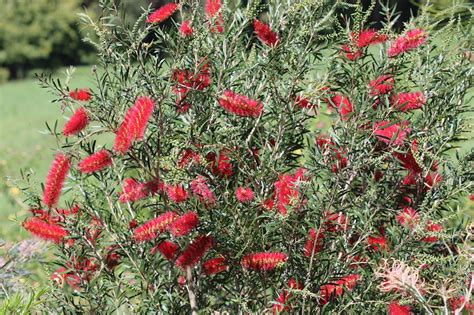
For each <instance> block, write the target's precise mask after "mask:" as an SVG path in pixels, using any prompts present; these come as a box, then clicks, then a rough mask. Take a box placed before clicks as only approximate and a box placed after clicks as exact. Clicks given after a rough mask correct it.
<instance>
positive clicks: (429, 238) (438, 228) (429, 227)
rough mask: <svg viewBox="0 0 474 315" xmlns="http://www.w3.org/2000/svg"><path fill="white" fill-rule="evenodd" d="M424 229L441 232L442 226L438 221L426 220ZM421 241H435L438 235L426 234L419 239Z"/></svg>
mask: <svg viewBox="0 0 474 315" xmlns="http://www.w3.org/2000/svg"><path fill="white" fill-rule="evenodd" d="M426 231H428V232H441V231H443V226H442V225H441V224H438V223H433V222H428V224H427V225H426ZM421 241H422V242H425V243H435V242H437V241H438V237H436V236H434V235H433V236H426V237H423V238H422V239H421Z"/></svg>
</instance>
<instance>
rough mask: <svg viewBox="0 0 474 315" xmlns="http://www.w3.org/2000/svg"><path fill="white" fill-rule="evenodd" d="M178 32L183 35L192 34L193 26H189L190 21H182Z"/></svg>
mask: <svg viewBox="0 0 474 315" xmlns="http://www.w3.org/2000/svg"><path fill="white" fill-rule="evenodd" d="M179 33H180V34H181V36H183V37H188V36H192V35H193V28H192V27H191V21H183V23H182V24H181V26H180V27H179Z"/></svg>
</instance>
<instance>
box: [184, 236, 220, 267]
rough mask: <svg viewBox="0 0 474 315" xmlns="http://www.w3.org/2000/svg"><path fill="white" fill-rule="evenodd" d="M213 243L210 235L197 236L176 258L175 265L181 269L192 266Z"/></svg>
mask: <svg viewBox="0 0 474 315" xmlns="http://www.w3.org/2000/svg"><path fill="white" fill-rule="evenodd" d="M213 243H214V240H213V239H212V237H210V236H206V235H201V236H198V237H197V238H196V239H195V240H194V241H193V242H192V243H191V244H189V245H188V247H186V249H185V250H184V251H183V252H182V253H181V255H179V257H178V259H176V266H178V267H181V268H182V269H185V268H186V267H192V266H194V265H195V264H196V263H197V262H198V261H199V260H201V258H202V257H203V256H204V255H205V254H206V253H207V251H208V250H209V249H211V247H212V246H213Z"/></svg>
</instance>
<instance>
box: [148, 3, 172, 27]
mask: <svg viewBox="0 0 474 315" xmlns="http://www.w3.org/2000/svg"><path fill="white" fill-rule="evenodd" d="M177 9H178V5H177V4H176V3H172V2H171V3H167V4H165V5H164V6H162V7H160V8H159V9H157V10H156V11H155V12H153V13H151V14H150V15H149V16H148V18H147V19H146V22H147V23H160V22H163V21H164V20H166V19H168V18H169V17H170V16H172V15H173V13H174V12H175V11H176V10H177Z"/></svg>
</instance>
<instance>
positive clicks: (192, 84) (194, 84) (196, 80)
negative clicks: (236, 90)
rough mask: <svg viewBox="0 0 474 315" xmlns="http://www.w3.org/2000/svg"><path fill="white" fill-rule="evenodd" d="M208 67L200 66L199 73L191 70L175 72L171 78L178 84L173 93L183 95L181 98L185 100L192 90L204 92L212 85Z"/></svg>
mask: <svg viewBox="0 0 474 315" xmlns="http://www.w3.org/2000/svg"><path fill="white" fill-rule="evenodd" d="M206 65H207V64H204V65H203V64H200V65H199V66H198V67H199V68H200V71H199V72H198V73H194V72H192V71H189V70H181V69H177V70H174V71H173V73H172V75H171V78H172V80H173V81H176V82H178V84H177V85H176V86H174V87H173V92H174V93H175V94H177V95H181V96H182V97H181V98H182V99H184V98H185V96H186V95H187V93H188V92H189V91H190V90H191V89H195V90H199V91H202V90H204V89H205V88H207V87H208V86H209V85H211V74H210V71H209V69H208V67H207V66H206Z"/></svg>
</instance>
